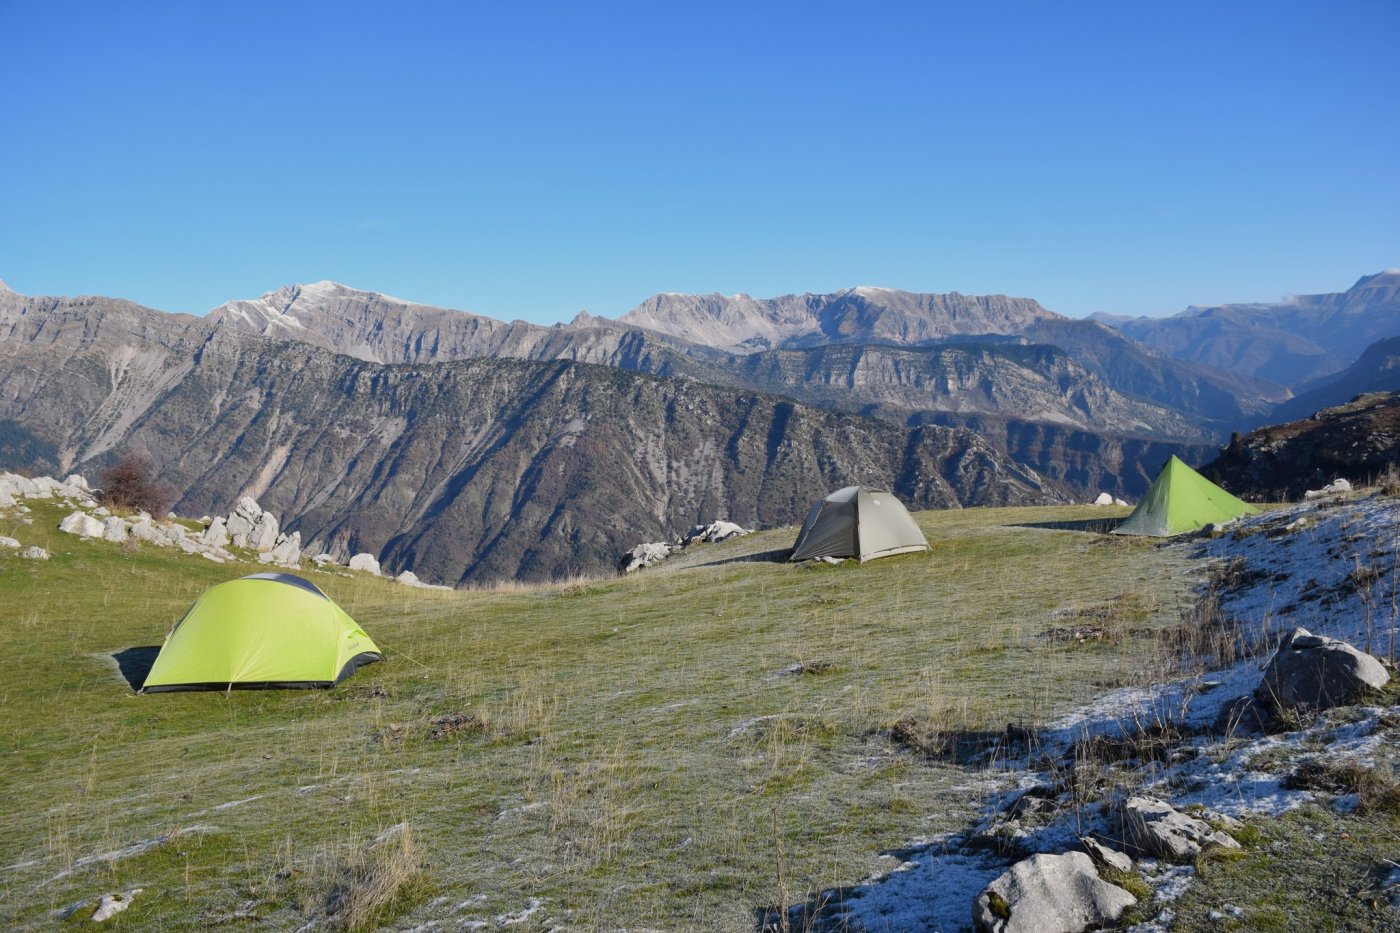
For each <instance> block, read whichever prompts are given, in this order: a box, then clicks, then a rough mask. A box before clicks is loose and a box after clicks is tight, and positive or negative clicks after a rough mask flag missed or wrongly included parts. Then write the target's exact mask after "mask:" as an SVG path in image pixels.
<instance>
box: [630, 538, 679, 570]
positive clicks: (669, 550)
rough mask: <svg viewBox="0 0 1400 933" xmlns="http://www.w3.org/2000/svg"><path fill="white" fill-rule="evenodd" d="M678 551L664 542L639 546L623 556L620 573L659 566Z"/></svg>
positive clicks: (674, 546) (676, 547) (653, 542)
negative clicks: (653, 565) (654, 565)
mask: <svg viewBox="0 0 1400 933" xmlns="http://www.w3.org/2000/svg"><path fill="white" fill-rule="evenodd" d="M678 550H680V548H679V547H678V546H676V545H674V544H667V543H665V542H664V541H652V542H649V543H647V544H639V545H637V546H636V547H634V548H633V549H632V550H630V551H628V552H627V553H626V554H625V555H624V556H623V558H622V572H623V573H634V572H635V571H638V570H641V569H642V568H643V567H650V566H651V565H652V564H659V563H661V561H663V560H665V559H666V558H668V557H670V556H671V555H672V554H674V553H675V552H676V551H678Z"/></svg>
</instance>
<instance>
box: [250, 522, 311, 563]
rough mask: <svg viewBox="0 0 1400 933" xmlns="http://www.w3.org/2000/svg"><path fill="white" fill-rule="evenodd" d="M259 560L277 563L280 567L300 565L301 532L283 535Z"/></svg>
mask: <svg viewBox="0 0 1400 933" xmlns="http://www.w3.org/2000/svg"><path fill="white" fill-rule="evenodd" d="M258 560H260V561H262V562H263V563H265V564H277V565H278V566H279V567H293V568H295V567H300V566H301V532H300V531H294V532H292V533H291V535H290V536H288V535H283V536H282V537H281V538H279V539H278V541H277V544H276V545H275V546H274V547H273V548H272V549H271V550H269V551H267V552H265V553H263V554H260V555H259V556H258Z"/></svg>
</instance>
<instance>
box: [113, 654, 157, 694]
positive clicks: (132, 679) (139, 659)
mask: <svg viewBox="0 0 1400 933" xmlns="http://www.w3.org/2000/svg"><path fill="white" fill-rule="evenodd" d="M158 654H160V645H148V646H146V647H143V648H126V649H123V650H122V651H118V652H115V653H114V654H113V655H112V660H113V661H116V662H117V670H118V671H120V672H121V675H122V678H123V679H125V680H126V682H127V683H128V684H129V685H130V686H131V689H132V690H133V691H136V690H140V689H141V685H142V684H144V683H145V682H146V675H147V674H149V673H150V672H151V666H152V665H154V664H155V663H156V655H158Z"/></svg>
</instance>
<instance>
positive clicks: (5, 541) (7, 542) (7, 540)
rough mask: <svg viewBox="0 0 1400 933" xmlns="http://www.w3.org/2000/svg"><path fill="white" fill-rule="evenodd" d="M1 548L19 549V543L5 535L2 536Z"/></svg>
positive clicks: (0, 538) (0, 537)
mask: <svg viewBox="0 0 1400 933" xmlns="http://www.w3.org/2000/svg"><path fill="white" fill-rule="evenodd" d="M0 547H12V548H17V547H19V542H18V541H16V540H15V539H14V538H7V537H5V536H4V535H0Z"/></svg>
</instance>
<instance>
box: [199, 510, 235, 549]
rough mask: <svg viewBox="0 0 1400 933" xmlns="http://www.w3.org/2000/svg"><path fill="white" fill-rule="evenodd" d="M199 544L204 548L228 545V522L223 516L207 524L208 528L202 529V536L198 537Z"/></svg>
mask: <svg viewBox="0 0 1400 933" xmlns="http://www.w3.org/2000/svg"><path fill="white" fill-rule="evenodd" d="M199 543H200V544H203V545H204V546H205V547H224V546H226V545H227V544H228V522H226V521H225V520H224V518H223V516H220V517H218V518H216V519H214V520H213V521H212V522H210V523H209V527H208V528H206V529H204V534H202V535H200V536H199Z"/></svg>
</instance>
